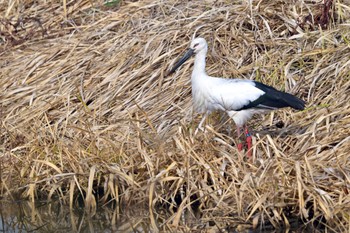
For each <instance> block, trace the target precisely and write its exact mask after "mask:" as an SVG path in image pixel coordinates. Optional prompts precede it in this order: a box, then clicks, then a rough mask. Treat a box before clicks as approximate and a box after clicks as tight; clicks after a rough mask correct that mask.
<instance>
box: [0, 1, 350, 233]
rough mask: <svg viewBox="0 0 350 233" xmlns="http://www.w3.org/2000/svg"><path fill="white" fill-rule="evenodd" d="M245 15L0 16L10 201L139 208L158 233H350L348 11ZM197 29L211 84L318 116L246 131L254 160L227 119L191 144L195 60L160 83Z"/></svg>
mask: <svg viewBox="0 0 350 233" xmlns="http://www.w3.org/2000/svg"><path fill="white" fill-rule="evenodd" d="M232 2H234V3H232ZM250 2H251V1H224V0H218V1H160V0H144V1H138V2H137V1H120V2H118V1H114V3H113V2H112V3H109V4H108V6H107V5H103V3H102V2H100V3H96V2H95V1H88V0H80V1H71V2H67V1H47V2H46V3H40V1H30V0H29V1H16V0H13V1H8V2H6V3H1V5H0V12H1V15H2V18H1V19H0V45H1V47H0V67H1V70H0V91H1V93H0V104H1V110H0V114H1V131H0V142H1V144H0V153H1V157H0V171H1V176H0V179H1V180H0V195H1V196H2V197H3V198H5V197H6V198H14V199H16V198H28V199H30V200H32V201H33V202H34V201H35V200H36V199H37V198H48V199H51V198H60V199H61V201H62V202H63V203H66V204H67V205H68V204H69V205H70V206H71V207H74V205H76V200H77V199H76V198H77V197H78V196H80V195H82V197H83V198H84V200H85V206H86V208H87V210H88V211H90V212H94V210H95V207H96V205H102V204H104V203H106V202H108V203H112V204H113V205H114V206H115V207H117V209H118V210H120V212H123V211H125V208H127V207H128V206H133V205H140V204H141V205H144V206H147V208H149V213H150V221H151V224H152V227H153V229H156V228H158V229H163V230H166V229H168V230H169V228H171V229H174V228H177V229H184V230H186V229H201V228H208V227H210V226H213V225H212V224H213V223H214V226H215V228H216V229H224V228H228V226H229V228H228V229H231V228H235V229H238V230H240V229H244V228H245V227H248V228H250V227H261V226H263V225H266V224H270V225H272V226H273V227H275V228H279V227H288V226H289V225H291V224H292V223H291V219H295V218H298V219H302V220H303V221H304V222H305V223H308V224H312V223H318V224H321V225H322V226H325V227H327V228H328V229H329V231H334V232H346V231H348V230H349V228H350V216H349V213H350V195H349V190H350V159H349V152H350V95H349V94H350V61H349V54H350V44H349V40H350V30H349V29H350V21H349V18H350V8H349V5H350V3H349V1H345V0H344V1H331V0H326V1H325V2H323V1H290V2H288V3H286V1H278V0H275V1H253V4H252V5H250V4H249V3H250ZM198 27H200V29H198ZM197 29H198V30H197ZM196 30H197V35H199V36H202V37H205V38H206V39H207V41H208V42H209V52H208V59H207V72H208V73H209V74H210V75H212V76H222V77H239V78H247V79H254V80H258V81H261V82H264V83H266V84H269V85H273V86H275V87H276V88H278V89H283V90H286V91H288V92H291V93H294V94H296V95H297V96H299V97H301V98H303V99H304V100H306V101H307V103H308V104H307V109H306V110H304V111H302V112H295V111H292V110H290V109H285V110H281V111H278V112H274V113H271V114H269V115H266V116H264V117H260V116H259V117H256V118H255V119H253V120H252V121H251V122H250V124H251V127H252V128H253V129H254V141H255V146H254V152H253V159H252V160H251V161H247V159H246V157H245V156H244V154H240V153H238V152H237V150H236V149H235V146H234V141H235V136H234V135H235V134H233V133H231V128H233V127H234V126H233V124H232V122H229V121H228V122H227V121H224V120H225V119H221V117H220V115H221V114H220V113H217V114H213V115H212V116H211V118H210V120H209V122H207V123H208V126H207V132H206V133H203V132H200V133H199V134H198V135H196V136H194V134H193V131H194V129H195V127H196V125H197V124H198V122H199V119H200V116H198V115H196V114H194V113H192V109H191V95H190V91H191V90H190V79H189V77H190V71H191V62H188V63H186V64H185V65H184V66H183V67H182V68H181V69H180V71H178V72H177V73H176V74H174V75H172V76H166V75H165V74H166V73H167V70H168V69H169V67H170V66H171V65H172V64H174V62H175V60H176V59H177V58H178V57H179V56H180V55H181V54H182V52H183V50H184V49H186V48H187V46H188V44H189V41H190V40H191V37H192V35H193V33H194V32H195V31H196ZM281 122H283V124H284V126H283V127H282V128H278V127H276V124H277V123H278V124H277V125H278V126H279V127H281V126H282V125H283V124H281ZM225 163H226V164H227V166H226V172H225V175H224V176H222V175H221V174H220V168H221V167H222V166H223V164H225ZM145 203H146V204H145ZM164 209H169V211H170V212H168V214H167V215H162V214H161V213H163V210H164ZM169 213H170V214H169ZM159 216H160V217H159ZM164 216H167V217H166V218H165V217H164ZM182 217H185V218H186V219H185V221H184V220H183V219H182ZM207 223H210V224H209V225H208V224H207Z"/></svg>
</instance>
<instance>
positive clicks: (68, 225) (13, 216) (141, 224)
mask: <svg viewBox="0 0 350 233" xmlns="http://www.w3.org/2000/svg"><path fill="white" fill-rule="evenodd" d="M138 213H139V215H138V216H137V215H134V214H132V215H131V216H132V217H130V215H120V214H118V213H117V211H116V210H113V209H112V208H109V207H101V208H99V209H98V210H97V211H96V214H94V215H93V216H91V215H89V214H88V213H86V212H85V211H84V210H83V209H82V208H77V209H73V210H70V209H69V207H66V206H64V205H61V204H60V203H59V202H58V201H56V202H52V203H44V202H42V203H38V204H36V205H35V206H34V205H33V204H32V203H31V202H27V201H18V202H9V201H0V232H45V233H46V232H64V233H67V232H135V231H137V232H149V231H150V230H149V228H148V224H145V221H146V219H147V218H145V215H142V214H141V213H142V211H138ZM136 216H137V217H136Z"/></svg>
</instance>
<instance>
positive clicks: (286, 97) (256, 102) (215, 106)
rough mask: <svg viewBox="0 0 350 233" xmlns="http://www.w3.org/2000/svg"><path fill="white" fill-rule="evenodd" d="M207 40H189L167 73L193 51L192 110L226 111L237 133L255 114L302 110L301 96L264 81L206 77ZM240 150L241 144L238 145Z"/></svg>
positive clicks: (206, 113) (247, 134) (248, 139)
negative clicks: (189, 42) (183, 52)
mask: <svg viewBox="0 0 350 233" xmlns="http://www.w3.org/2000/svg"><path fill="white" fill-rule="evenodd" d="M207 50H208V47H207V42H206V41H205V39H203V38H196V39H194V40H193V41H192V43H191V46H190V49H189V50H188V52H187V53H186V54H185V55H184V57H183V58H182V59H180V60H179V61H178V62H177V63H176V64H175V66H174V67H173V69H172V70H171V71H170V73H172V72H174V71H175V70H176V69H177V68H178V67H179V66H180V65H181V64H182V63H184V62H185V61H186V60H187V59H188V58H190V57H191V55H192V54H195V61H194V67H193V72H192V77H191V83H192V97H193V106H194V109H195V110H196V111H197V112H199V113H202V114H205V115H204V117H203V119H202V121H201V123H200V125H199V128H201V125H202V123H203V122H204V119H205V117H206V116H207V115H208V114H209V113H211V112H212V111H215V110H221V111H224V112H226V113H227V114H228V115H229V116H230V117H231V118H232V119H233V121H234V122H235V123H236V125H237V134H238V135H240V134H241V127H242V126H243V125H244V124H245V122H246V121H247V120H248V119H249V118H251V117H252V116H253V115H254V114H255V113H263V112H266V111H269V110H273V109H277V108H283V107H292V108H294V109H298V110H302V109H304V106H305V104H304V101H302V100H301V99H299V98H297V97H295V96H293V95H291V94H288V93H285V92H281V91H278V90H276V89H274V88H273V87H270V86H267V85H265V84H262V83H259V82H255V81H252V80H242V79H224V78H216V77H211V76H208V75H207V74H206V72H205V59H206V54H207ZM245 133H246V136H247V137H248V138H247V142H248V149H250V148H249V147H250V145H249V143H250V142H249V141H251V138H250V135H249V133H248V131H247V130H246V132H245ZM238 148H239V149H242V144H240V145H238Z"/></svg>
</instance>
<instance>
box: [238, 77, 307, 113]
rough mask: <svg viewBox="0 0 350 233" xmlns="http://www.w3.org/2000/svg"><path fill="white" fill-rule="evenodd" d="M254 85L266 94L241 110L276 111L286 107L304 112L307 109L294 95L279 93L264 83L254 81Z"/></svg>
mask: <svg viewBox="0 0 350 233" xmlns="http://www.w3.org/2000/svg"><path fill="white" fill-rule="evenodd" d="M254 84H255V87H256V88H259V89H260V90H262V91H263V92H265V94H263V95H261V96H260V97H259V98H258V99H256V100H254V101H251V102H249V104H247V105H245V106H243V107H242V108H241V109H239V110H244V109H249V108H261V109H276V108H285V107H291V108H294V109H297V110H303V109H304V108H305V102H304V101H303V100H301V99H299V98H298V97H296V96H294V95H291V94H289V93H286V92H283V91H278V90H276V89H275V88H273V87H271V86H267V85H265V84H263V83H259V82H255V81H254Z"/></svg>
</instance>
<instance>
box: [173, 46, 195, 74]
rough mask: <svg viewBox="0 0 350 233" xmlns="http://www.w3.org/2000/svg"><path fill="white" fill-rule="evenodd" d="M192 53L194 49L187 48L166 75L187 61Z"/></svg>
mask: <svg viewBox="0 0 350 233" xmlns="http://www.w3.org/2000/svg"><path fill="white" fill-rule="evenodd" d="M193 54H194V50H193V49H189V50H187V52H186V53H185V55H184V56H183V57H182V58H181V59H180V60H178V61H177V62H176V64H175V65H174V67H173V68H172V69H171V70H170V71H169V73H168V75H170V74H172V73H174V72H175V70H176V69H177V68H179V67H180V66H181V65H182V64H183V63H184V62H185V61H187V60H188V59H189V58H190V57H191V56H192V55H193Z"/></svg>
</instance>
